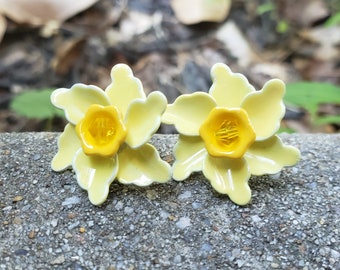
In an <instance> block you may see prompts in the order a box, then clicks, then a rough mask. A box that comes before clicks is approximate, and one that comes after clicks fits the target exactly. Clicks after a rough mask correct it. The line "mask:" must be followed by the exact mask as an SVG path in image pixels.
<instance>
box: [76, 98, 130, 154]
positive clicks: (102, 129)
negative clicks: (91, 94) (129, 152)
mask: <svg viewBox="0 0 340 270" xmlns="http://www.w3.org/2000/svg"><path fill="white" fill-rule="evenodd" d="M76 131H77V134H78V136H79V138H80V139H81V145H82V148H83V151H84V153H85V154H87V155H92V156H102V157H110V156H114V155H115V154H116V153H117V151H118V150H119V147H120V145H121V144H122V143H123V142H124V140H125V137H126V128H125V126H124V123H123V120H122V117H121V113H120V112H119V110H118V109H117V108H116V107H115V106H106V107H104V106H100V105H97V104H94V105H91V106H90V108H89V109H88V110H87V112H86V114H85V117H84V118H83V119H82V120H81V121H79V123H78V124H77V126H76Z"/></svg>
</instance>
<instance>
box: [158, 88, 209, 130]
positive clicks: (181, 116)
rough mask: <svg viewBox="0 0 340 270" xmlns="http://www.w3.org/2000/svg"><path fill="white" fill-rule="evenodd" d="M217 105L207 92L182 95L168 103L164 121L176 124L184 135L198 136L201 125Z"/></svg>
mask: <svg viewBox="0 0 340 270" xmlns="http://www.w3.org/2000/svg"><path fill="white" fill-rule="evenodd" d="M215 106H216V102H215V100H214V99H213V98H212V97H211V96H209V95H208V94H207V93H204V92H196V93H193V94H187V95H182V96H179V97H178V98H177V99H176V100H175V102H174V103H173V104H171V105H168V108H167V109H166V111H165V113H164V114H163V117H162V121H163V123H166V124H173V125H175V127H176V129H177V131H178V132H179V133H181V134H183V135H188V136H198V135H199V128H200V126H201V125H202V123H203V122H204V120H205V119H206V118H207V117H208V114H209V112H210V111H211V110H212V109H213V108H214V107H215Z"/></svg>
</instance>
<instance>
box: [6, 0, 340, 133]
mask: <svg viewBox="0 0 340 270" xmlns="http://www.w3.org/2000/svg"><path fill="white" fill-rule="evenodd" d="M266 8H267V10H266ZM0 11H1V6H0ZM339 12H340V1H338V0H336V1H334V0H328V1H319V0H313V1H311V0H300V1H293V0H279V1H264V0H255V1H246V0H234V1H232V3H231V9H230V11H229V13H228V16H227V18H226V19H224V20H223V21H222V22H202V23H197V24H193V25H185V24H183V23H181V22H180V21H179V20H178V18H177V16H176V14H175V13H174V10H173V8H172V7H171V5H170V1H169V0H143V1H138V0H117V1H114V0H100V1H97V2H96V3H95V4H94V5H93V6H91V7H89V8H88V9H86V10H84V11H82V12H80V13H78V14H77V15H74V16H72V17H71V18H69V19H67V20H66V21H64V22H62V23H61V24H60V25H59V26H58V27H54V28H53V27H51V25H45V26H39V27H34V26H32V25H30V24H27V23H26V24H22V23H18V22H16V21H15V20H12V19H10V18H8V17H6V16H5V17H6V22H7V28H6V32H5V34H4V36H3V39H2V41H1V43H0V132H22V131H43V130H47V129H48V130H53V131H61V130H62V129H63V127H64V124H65V122H64V120H63V119H60V118H55V119H50V120H37V119H28V118H26V117H24V116H20V115H18V114H16V113H15V112H14V111H13V110H11V109H10V103H11V101H12V100H13V98H14V97H15V96H16V95H17V94H19V93H22V92H25V91H30V90H32V89H41V88H46V87H48V88H59V87H70V86H71V85H72V84H74V83H77V82H82V83H86V84H94V85H97V86H99V87H102V88H105V87H106V86H107V85H108V83H109V80H110V78H109V74H110V69H111V67H112V66H113V65H115V64H117V63H127V64H129V65H130V66H131V67H132V69H133V71H134V73H135V76H136V77H138V78H140V79H141V81H142V82H143V85H144V89H145V91H146V92H147V93H148V92H150V91H153V90H160V91H162V92H163V93H164V94H165V95H166V96H167V98H168V101H169V103H170V102H172V101H174V99H175V98H176V97H177V96H178V95H180V94H183V93H191V92H194V91H207V90H208V89H209V87H210V85H211V79H210V68H211V67H212V65H213V64H215V63H217V62H222V63H226V64H228V65H229V66H230V67H231V69H232V70H233V71H234V72H241V73H243V74H245V75H246V76H247V77H248V79H249V81H250V82H251V83H253V84H254V86H256V88H257V89H260V88H261V87H262V86H263V84H264V83H265V82H266V81H267V80H268V79H270V78H280V79H282V80H284V81H285V82H286V83H290V82H295V81H301V80H304V81H319V82H330V83H332V84H335V85H338V86H339V85H340V25H339V24H336V25H334V26H332V27H327V26H326V24H325V22H326V21H327V20H328V19H329V18H330V17H331V16H332V15H334V14H337V13H339ZM339 94H340V93H339ZM320 111H322V113H328V114H331V115H339V114H340V112H339V111H340V109H339V104H323V106H322V107H321V108H320ZM283 125H284V126H285V127H288V128H291V129H293V130H295V131H296V132H301V133H303V132H328V133H333V132H338V131H339V123H331V124H327V125H322V126H314V125H312V124H311V123H310V119H309V115H308V113H307V112H306V111H304V110H303V109H299V108H298V109H296V108H294V109H293V108H288V110H287V114H286V117H285V120H284V123H283ZM160 132H164V133H169V132H173V130H172V129H169V128H167V127H163V128H162V130H161V131H160Z"/></svg>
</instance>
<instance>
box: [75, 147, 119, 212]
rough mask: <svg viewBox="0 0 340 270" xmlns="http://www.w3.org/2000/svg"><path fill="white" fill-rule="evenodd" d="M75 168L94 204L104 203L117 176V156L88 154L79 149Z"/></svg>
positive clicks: (79, 181) (78, 178)
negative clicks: (107, 156) (105, 156)
mask: <svg viewBox="0 0 340 270" xmlns="http://www.w3.org/2000/svg"><path fill="white" fill-rule="evenodd" d="M73 169H74V170H75V172H76V175H77V181H78V184H79V186H80V187H81V188H83V189H85V190H87V192H88V195H89V199H90V201H91V203H92V204H94V205H100V204H102V203H103V202H104V201H105V200H106V198H107V195H108V194H109V187H110V184H111V183H112V182H113V180H114V179H115V177H116V174H117V171H118V162H117V159H116V158H103V157H93V156H87V155H85V154H84V152H83V151H82V150H79V151H78V152H77V153H76V155H75V157H74V160H73Z"/></svg>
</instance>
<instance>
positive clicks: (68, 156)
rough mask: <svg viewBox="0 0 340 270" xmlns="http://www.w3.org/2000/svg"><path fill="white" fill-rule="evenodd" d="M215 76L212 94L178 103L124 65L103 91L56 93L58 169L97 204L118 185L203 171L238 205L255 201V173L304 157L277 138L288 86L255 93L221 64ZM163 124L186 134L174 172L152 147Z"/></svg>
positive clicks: (81, 87) (273, 83)
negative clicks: (61, 117) (61, 120)
mask: <svg viewBox="0 0 340 270" xmlns="http://www.w3.org/2000/svg"><path fill="white" fill-rule="evenodd" d="M211 76H212V81H213V84H212V86H211V87H210V89H209V91H208V92H195V93H192V94H186V95H182V96H179V97H178V98H177V99H176V100H175V102H174V103H173V104H168V103H167V99H166V97H165V96H164V95H163V94H162V93H161V92H159V91H154V92H151V93H150V94H149V95H148V96H146V95H145V92H144V90H143V86H142V83H141V81H140V80H139V79H137V78H135V77H134V76H133V72H132V70H131V69H130V67H129V66H127V65H125V64H118V65H115V66H114V67H113V68H112V70H111V79H112V82H111V84H110V85H109V86H107V88H106V89H105V90H104V91H103V90H102V89H100V88H99V87H97V86H93V85H85V84H81V83H78V84H75V85H73V86H72V87H71V88H59V89H57V90H55V91H54V92H53V93H52V95H51V101H52V103H53V105H54V106H56V107H57V108H59V109H62V110H64V113H65V117H66V119H67V121H68V124H67V125H66V127H65V129H64V132H63V133H62V134H61V135H60V137H59V139H58V152H57V154H56V155H55V156H54V158H53V160H52V162H51V166H52V169H53V170H54V171H63V170H65V169H68V168H71V167H72V168H73V170H74V172H75V174H76V178H77V182H78V184H79V186H80V187H81V188H83V189H85V190H86V191H87V192H88V196H89V199H90V201H91V203H92V204H94V205H100V204H102V203H103V202H104V201H105V200H106V198H107V196H108V194H109V187H110V184H111V183H112V182H113V181H114V180H115V179H117V180H118V181H119V182H120V183H123V184H135V185H138V186H147V185H150V184H151V183H153V182H158V183H165V182H167V181H169V180H170V179H171V178H173V179H175V180H177V181H182V180H184V179H186V178H188V177H189V176H190V174H191V173H193V172H197V171H202V172H203V174H204V176H205V177H206V178H207V179H208V180H209V182H210V183H211V185H212V187H213V188H214V189H215V190H216V191H217V192H219V193H222V194H227V195H228V196H229V198H230V199H231V200H232V201H233V202H234V203H236V204H239V205H245V204H247V203H249V201H250V200H251V190H250V188H249V185H248V180H249V178H250V176H251V175H264V174H275V173H278V172H279V171H280V170H281V169H282V168H283V167H284V166H292V165H294V164H296V163H297V162H298V160H299V158H300V152H299V150H298V149H296V148H295V147H293V146H289V145H285V144H283V143H282V141H281V139H280V138H279V137H278V136H277V135H276V132H277V131H278V129H279V127H280V122H281V119H282V118H283V116H284V114H285V106H284V103H283V96H284V93H285V85H284V83H283V82H282V81H281V80H278V79H273V80H270V81H268V82H267V83H266V84H265V85H264V86H263V88H262V89H261V90H259V91H256V90H255V88H254V87H253V86H252V85H251V84H250V83H249V82H248V80H247V78H246V77H245V76H243V75H242V74H239V73H233V72H232V71H231V70H230V68H229V67H228V66H226V65H225V64H221V63H218V64H215V65H214V66H213V67H212V69H211ZM162 122H163V123H166V124H172V125H174V126H175V128H176V129H177V131H178V133H179V137H178V141H177V142H176V145H175V147H174V149H173V152H174V157H175V161H174V164H173V165H172V166H170V164H168V163H167V162H166V161H164V160H162V159H161V157H160V155H159V153H158V151H157V149H156V148H155V147H154V146H153V145H152V144H151V143H150V139H151V137H152V136H153V135H154V133H155V132H156V131H157V130H158V128H159V126H160V124H161V123H162Z"/></svg>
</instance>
